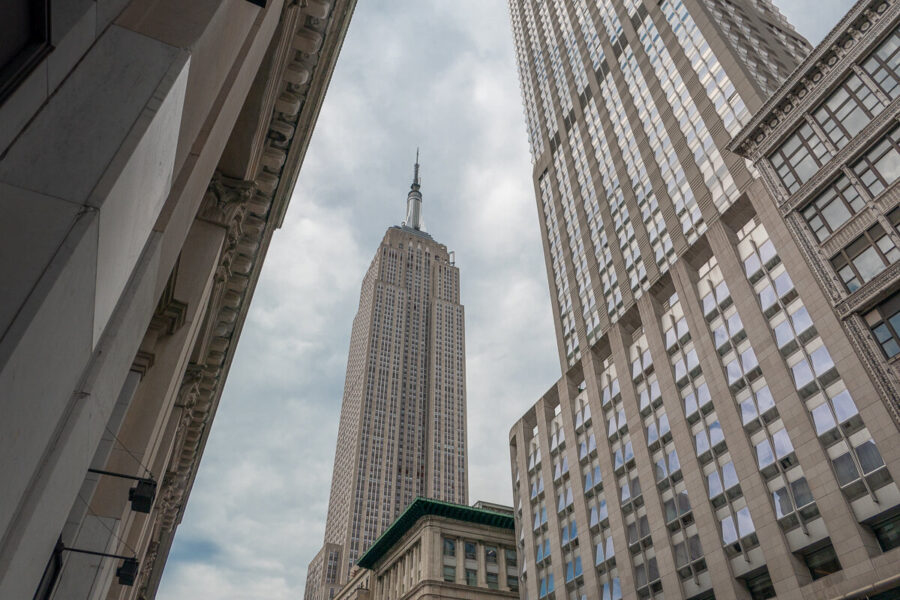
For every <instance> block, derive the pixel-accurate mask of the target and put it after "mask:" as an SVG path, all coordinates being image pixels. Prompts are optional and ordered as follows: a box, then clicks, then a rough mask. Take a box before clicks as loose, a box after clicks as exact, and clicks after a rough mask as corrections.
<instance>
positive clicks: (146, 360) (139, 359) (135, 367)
mask: <svg viewBox="0 0 900 600" xmlns="http://www.w3.org/2000/svg"><path fill="white" fill-rule="evenodd" d="M155 360H156V355H155V354H153V353H152V352H144V351H143V350H138V351H137V354H136V355H135V357H134V361H132V363H131V370H132V371H136V372H138V373H140V374H141V377H142V378H143V377H144V375H146V374H147V371H149V370H150V367H152V366H153V362H154V361H155Z"/></svg>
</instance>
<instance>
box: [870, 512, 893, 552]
mask: <svg viewBox="0 0 900 600" xmlns="http://www.w3.org/2000/svg"><path fill="white" fill-rule="evenodd" d="M869 527H870V528H871V529H872V532H873V533H874V534H875V537H876V538H877V539H878V545H880V546H881V551H882V552H887V551H888V550H893V549H894V548H897V547H900V513H894V514H889V515H888V516H887V517H876V518H875V519H874V520H873V521H872V522H870V523H869Z"/></svg>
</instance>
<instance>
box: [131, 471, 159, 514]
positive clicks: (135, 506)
mask: <svg viewBox="0 0 900 600" xmlns="http://www.w3.org/2000/svg"><path fill="white" fill-rule="evenodd" d="M155 497H156V482H155V481H153V480H152V479H140V480H138V482H137V485H135V486H134V487H133V488H131V489H130V490H128V499H129V500H130V501H131V510H133V511H135V512H140V513H149V512H150V509H151V508H152V507H153V499H154V498H155Z"/></svg>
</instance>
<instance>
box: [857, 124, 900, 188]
mask: <svg viewBox="0 0 900 600" xmlns="http://www.w3.org/2000/svg"><path fill="white" fill-rule="evenodd" d="M898 146H900V127H895V128H894V130H893V131H891V132H890V133H889V134H888V135H886V136H885V137H884V138H883V139H882V140H881V141H880V142H878V143H877V144H875V145H874V146H873V147H872V148H870V149H869V151H868V152H866V154H865V155H864V156H863V157H862V158H861V159H859V160H858V161H856V163H855V164H854V165H853V167H852V169H853V172H854V173H856V176H857V177H859V179H860V181H861V182H862V184H863V187H865V188H866V189H867V190H869V193H871V194H872V196H873V197H875V196H877V195H878V194H880V193H881V192H882V191H884V189H885V188H887V187H888V186H889V185H891V184H892V183H894V181H895V180H896V179H897V177H898V176H900V150H898Z"/></svg>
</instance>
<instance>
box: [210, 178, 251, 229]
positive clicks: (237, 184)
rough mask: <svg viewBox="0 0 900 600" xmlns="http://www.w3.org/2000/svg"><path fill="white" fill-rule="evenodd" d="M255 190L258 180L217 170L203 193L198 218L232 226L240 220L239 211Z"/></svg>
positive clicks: (223, 225)
mask: <svg viewBox="0 0 900 600" xmlns="http://www.w3.org/2000/svg"><path fill="white" fill-rule="evenodd" d="M254 191H256V182H254V181H242V180H240V179H233V178H231V177H226V176H225V175H222V173H220V172H219V171H216V172H215V173H213V177H212V181H210V182H209V186H208V187H207V188H206V194H204V195H203V202H202V203H201V205H200V210H199V212H198V214H197V218H198V219H200V220H202V221H209V222H210V223H214V224H216V225H221V226H222V227H231V226H232V225H233V223H234V222H235V221H237V220H240V216H239V215H238V213H239V212H241V210H242V208H243V207H244V205H245V204H246V203H247V201H248V200H250V198H251V197H252V196H253V192H254Z"/></svg>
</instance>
